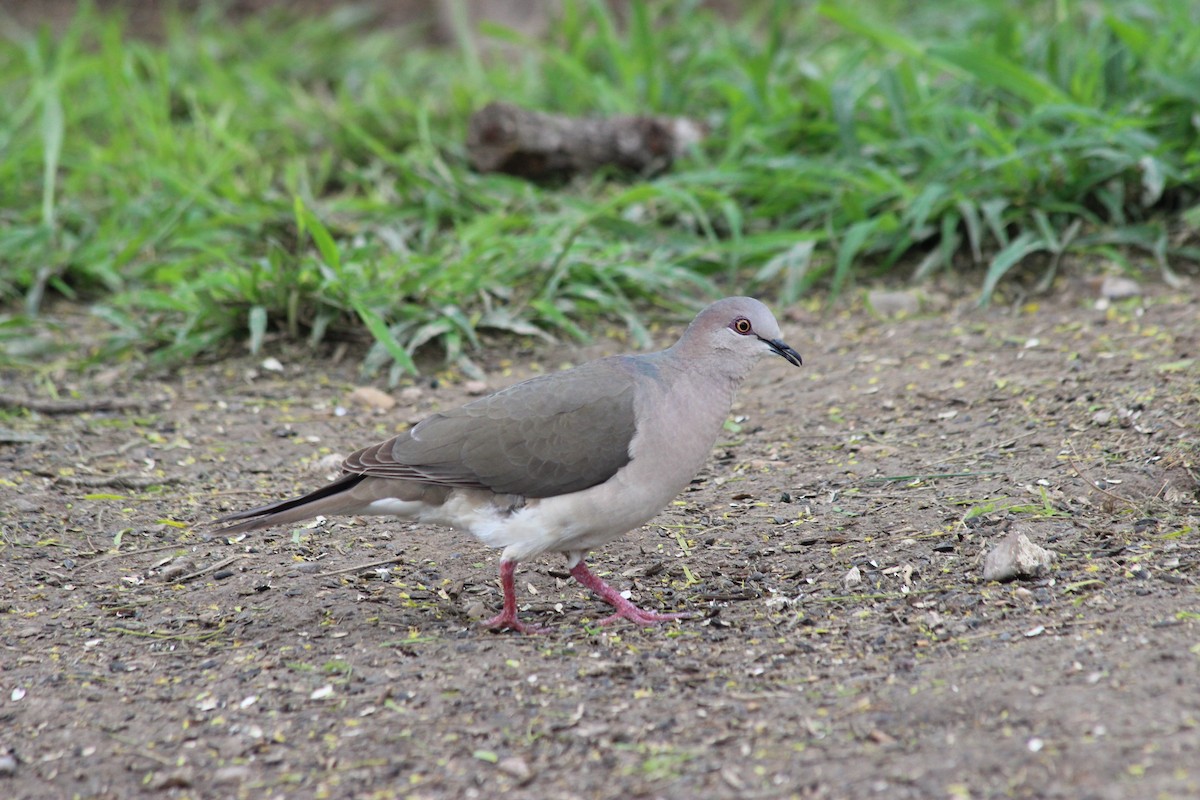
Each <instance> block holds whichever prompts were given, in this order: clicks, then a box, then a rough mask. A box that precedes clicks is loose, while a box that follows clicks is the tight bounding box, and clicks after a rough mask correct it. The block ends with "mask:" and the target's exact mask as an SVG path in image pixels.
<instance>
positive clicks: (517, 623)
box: [483, 613, 550, 636]
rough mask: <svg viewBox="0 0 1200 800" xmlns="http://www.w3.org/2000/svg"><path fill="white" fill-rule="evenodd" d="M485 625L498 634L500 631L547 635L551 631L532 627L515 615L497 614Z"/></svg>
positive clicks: (538, 626)
mask: <svg viewBox="0 0 1200 800" xmlns="http://www.w3.org/2000/svg"><path fill="white" fill-rule="evenodd" d="M483 624H484V626H485V627H488V628H491V629H492V630H493V631H495V632H496V633H499V632H500V631H516V632H517V633H523V634H525V635H526V636H532V635H536V634H539V633H546V632H547V631H549V630H550V629H549V628H546V627H543V626H541V625H531V624H529V623H526V622H521V620H519V619H517V617H516V615H515V614H506V613H500V614H497V615H496V616H494V617H492V618H491V619H489V620H485V621H484V623H483Z"/></svg>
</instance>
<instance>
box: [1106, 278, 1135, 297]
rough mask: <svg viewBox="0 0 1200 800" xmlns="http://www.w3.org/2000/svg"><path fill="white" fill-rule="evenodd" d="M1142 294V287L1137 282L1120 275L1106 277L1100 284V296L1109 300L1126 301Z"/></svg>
mask: <svg viewBox="0 0 1200 800" xmlns="http://www.w3.org/2000/svg"><path fill="white" fill-rule="evenodd" d="M1141 294H1142V287H1141V286H1139V285H1138V282H1137V281H1135V280H1132V279H1130V278H1125V277H1122V276H1120V275H1105V276H1104V280H1103V281H1101V282H1100V296H1101V297H1103V298H1105V299H1107V300H1126V299H1128V298H1130V297H1139V296H1140V295H1141Z"/></svg>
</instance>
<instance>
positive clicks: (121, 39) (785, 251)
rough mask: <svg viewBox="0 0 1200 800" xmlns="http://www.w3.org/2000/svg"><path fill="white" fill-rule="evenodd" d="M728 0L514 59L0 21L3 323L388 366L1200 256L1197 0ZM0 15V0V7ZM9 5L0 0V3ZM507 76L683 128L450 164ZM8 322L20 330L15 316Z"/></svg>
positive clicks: (387, 35) (138, 346)
mask: <svg viewBox="0 0 1200 800" xmlns="http://www.w3.org/2000/svg"><path fill="white" fill-rule="evenodd" d="M911 5H912V4H904V3H900V2H898V1H897V0H860V1H859V2H847V3H841V2H839V3H828V4H824V5H815V4H808V3H792V2H782V0H780V2H774V3H768V2H759V3H751V4H748V8H749V9H750V10H749V11H748V12H747V13H746V16H745V17H744V18H742V19H740V20H737V21H734V22H728V21H726V20H722V19H720V18H718V17H715V16H714V15H712V14H711V13H709V12H707V11H705V10H704V9H701V8H699V7H698V4H697V3H673V4H657V3H646V4H643V3H633V4H632V5H631V6H630V11H629V14H628V15H627V19H626V20H625V21H624V23H622V24H618V21H617V20H615V19H614V18H613V17H612V16H611V15H610V14H609V12H607V11H606V10H605V9H606V4H604V3H601V2H584V1H583V0H574V1H572V0H568V2H566V3H565V8H564V11H563V17H562V19H561V20H559V21H558V22H557V23H556V24H555V25H553V26H551V33H550V35H549V36H548V37H547V38H546V39H545V40H541V41H523V40H521V39H520V38H519V37H517V36H516V35H515V34H513V33H511V32H509V31H505V30H501V29H498V28H495V27H491V28H487V29H485V31H484V33H485V34H486V35H488V36H490V37H492V38H495V39H500V40H506V41H509V42H515V43H516V44H517V47H516V48H515V49H514V52H515V55H512V56H510V57H507V58H495V57H489V56H488V54H487V52H486V51H485V50H481V49H480V48H478V47H477V46H475V45H472V44H468V45H465V46H463V47H461V48H458V49H457V50H444V51H437V50H428V49H423V48H421V47H419V46H418V45H417V44H416V43H415V42H413V41H408V40H406V39H405V34H404V32H402V31H381V30H378V29H375V28H372V27H371V26H370V25H366V24H364V23H363V19H362V18H361V17H359V16H356V14H355V13H354V12H352V11H343V12H339V13H338V14H335V15H333V16H330V17H327V18H321V19H306V20H296V19H290V18H287V17H283V16H279V15H271V16H267V17H261V18H256V19H251V20H248V21H247V22H245V23H244V24H238V25H231V24H228V23H227V22H224V21H222V20H221V19H220V18H219V17H218V16H217V15H216V14H215V13H212V12H201V13H200V14H199V15H197V16H194V17H178V16H177V17H173V18H172V19H171V21H170V24H169V26H168V34H167V36H166V38H165V40H164V41H163V42H162V43H148V42H144V41H136V40H133V39H131V38H130V37H129V36H128V35H127V31H126V28H125V25H124V23H123V21H122V19H121V18H120V17H119V16H112V15H106V14H100V13H99V12H96V11H94V10H91V9H90V8H88V7H86V6H85V7H84V8H83V9H82V10H81V11H80V13H79V15H78V17H77V18H76V19H75V21H74V22H73V23H72V25H71V26H70V27H69V29H68V30H67V31H66V32H65V33H64V34H63V35H61V36H57V37H55V36H51V35H48V34H46V33H43V32H30V31H24V30H19V29H16V28H15V26H13V25H12V24H7V25H5V26H4V27H3V32H4V36H3V37H0V300H2V301H3V303H4V305H5V307H7V308H8V309H9V312H10V313H9V314H7V315H0V345H3V344H5V343H7V342H11V341H15V340H14V339H13V331H14V330H15V329H19V328H20V325H21V323H22V321H23V319H24V318H25V317H27V316H31V315H34V314H36V313H37V312H38V310H39V309H40V308H42V307H43V306H44V305H45V303H46V300H47V298H48V297H49V296H52V295H63V296H66V297H68V298H73V299H76V300H80V301H84V302H86V303H88V304H89V305H90V306H91V307H92V308H93V309H94V312H95V313H96V314H97V315H99V316H101V317H103V318H104V319H105V320H106V321H107V322H108V323H109V324H110V326H111V330H112V331H113V333H112V336H111V337H110V339H109V340H108V341H107V342H105V343H104V345H103V346H101V347H99V348H96V349H93V350H92V352H91V357H92V358H93V359H107V358H111V357H112V356H113V355H115V354H118V353H127V354H128V353H137V354H141V353H145V354H148V357H149V358H151V359H153V360H155V361H157V362H166V363H170V362H174V361H177V360H180V359H185V358H190V357H192V356H195V355H197V354H212V353H215V352H219V351H220V349H221V348H222V347H223V346H226V345H228V344H229V343H230V342H238V341H245V342H248V343H249V344H250V345H251V347H252V349H254V350H258V349H259V348H261V346H262V344H263V342H264V340H265V338H266V336H267V334H268V333H271V332H275V331H279V332H283V333H285V334H287V335H289V336H292V337H297V338H299V337H306V338H308V339H309V340H311V341H314V342H318V341H321V340H322V339H323V338H325V337H327V336H328V335H330V334H331V333H332V332H334V331H339V332H344V331H363V332H364V333H365V334H366V335H369V336H370V337H371V339H372V340H373V341H374V343H375V344H374V346H373V348H372V349H371V350H370V352H369V353H368V355H367V356H366V360H365V364H364V366H365V367H366V368H367V369H368V370H369V371H377V370H380V369H389V370H390V371H391V378H392V379H393V380H396V379H398V378H400V377H401V376H402V375H403V374H404V373H406V372H411V371H412V369H413V362H412V354H413V353H414V352H415V351H416V350H417V349H418V348H420V347H422V346H432V347H440V348H441V349H442V350H443V351H444V353H445V355H446V357H447V359H448V360H449V361H451V362H457V363H459V364H468V363H469V362H468V359H469V354H470V352H471V350H472V348H474V347H476V346H477V344H478V341H479V338H478V337H479V335H480V333H481V332H483V331H489V330H500V331H509V332H512V333H515V334H518V335H537V334H543V333H545V334H551V335H556V336H562V335H566V336H572V337H583V336H584V332H585V330H586V329H587V326H588V324H589V323H590V322H592V321H594V320H596V319H598V318H609V319H619V320H622V321H623V322H624V323H625V324H626V326H627V327H628V329H629V330H630V332H631V334H632V335H633V338H634V340H635V341H637V342H639V343H640V342H644V341H645V340H646V339H647V334H646V331H645V329H644V328H643V327H642V322H641V312H642V311H644V309H645V308H646V307H648V306H649V305H652V304H653V305H658V306H660V307H663V308H665V309H666V310H667V311H671V312H674V311H682V310H684V309H686V308H688V307H690V306H691V305H693V304H694V303H695V302H696V301H698V300H701V299H704V298H708V297H711V296H714V295H717V294H721V293H726V292H735V291H736V292H750V293H757V294H759V295H761V296H763V297H765V298H766V299H768V300H771V301H774V302H778V303H789V302H792V301H794V300H796V299H797V298H799V297H800V296H802V295H806V294H810V293H812V292H822V293H824V292H832V293H834V294H836V293H837V292H839V291H843V290H844V289H845V288H846V287H847V286H849V285H851V284H852V283H856V282H863V281H866V280H869V279H871V278H872V277H874V276H878V275H886V274H897V275H900V276H903V277H912V278H916V279H923V278H928V277H930V276H932V275H934V274H936V273H939V272H942V271H956V272H965V271H970V272H971V273H972V274H974V275H977V276H978V277H977V278H976V280H977V281H978V283H979V286H980V297H981V300H983V301H985V302H986V301H987V300H988V299H989V298H990V297H991V296H992V294H993V292H994V291H995V290H996V287H997V286H998V285H1000V284H1001V283H1002V281H1003V280H1004V279H1005V278H1006V277H1010V276H1011V275H1012V274H1014V273H1015V272H1020V273H1022V274H1024V275H1030V274H1032V275H1035V276H1039V277H1041V278H1042V279H1043V282H1044V283H1048V281H1049V279H1050V278H1052V277H1053V274H1054V270H1055V269H1057V267H1058V264H1059V260H1060V259H1061V258H1062V257H1063V256H1064V255H1065V254H1072V255H1083V256H1088V257H1096V258H1101V259H1103V260H1104V261H1105V262H1113V263H1116V264H1118V265H1121V266H1123V267H1125V268H1126V269H1128V270H1130V271H1139V270H1151V271H1154V272H1156V273H1161V274H1163V275H1164V276H1166V277H1167V278H1168V279H1170V278H1171V277H1172V272H1171V270H1172V269H1173V268H1175V269H1177V268H1179V267H1180V266H1181V265H1183V266H1190V265H1193V264H1194V263H1195V262H1196V261H1197V260H1200V252H1198V251H1197V249H1196V248H1195V247H1191V246H1190V245H1188V242H1189V241H1190V240H1191V239H1193V238H1195V237H1194V235H1189V236H1182V237H1180V236H1176V235H1175V234H1177V233H1178V232H1179V230H1180V228H1181V227H1182V229H1183V230H1185V231H1194V229H1195V227H1196V226H1197V225H1198V224H1200V212H1198V210H1197V208H1196V207H1195V206H1196V204H1197V202H1198V198H1197V196H1196V190H1195V188H1194V187H1196V186H1198V185H1200V180H1198V179H1200V147H1198V144H1200V143H1198V141H1197V138H1198V130H1197V124H1196V122H1195V121H1194V114H1195V109H1196V107H1197V106H1198V104H1200V9H1198V7H1196V6H1195V5H1194V4H1191V3H1181V2H1177V0H1110V2H1096V3H1087V4H1084V3H1070V2H1065V1H1064V2H1057V3H1046V2H1011V1H1010V0H985V1H982V2H966V0H946V1H945V2H938V3H929V4H924V5H921V6H919V7H918V8H917V9H915V10H913V9H912V8H911ZM0 13H2V12H0ZM2 20H3V17H2V16H0V21H2ZM493 99H503V100H507V101H511V102H516V103H520V104H523V105H526V106H530V107H533V108H537V109H543V110H549V111H557V112H564V113H572V114H596V113H601V114H607V113H631V112H632V113H640V112H655V113H667V114H681V115H687V116H691V117H694V118H697V119H699V120H701V121H703V122H705V123H706V124H707V125H708V126H709V127H710V130H711V134H710V136H709V138H708V139H707V140H706V142H705V143H704V145H703V147H702V149H701V151H700V152H697V153H696V154H694V155H693V156H692V157H690V158H688V159H687V160H686V161H684V162H683V163H680V164H677V165H676V167H675V169H673V170H672V171H671V172H669V173H668V174H665V175H662V176H659V177H656V178H653V179H648V180H635V179H616V180H614V179H610V178H603V177H601V178H589V179H580V180H577V181H574V182H572V183H570V184H568V185H566V186H558V187H538V186H533V185H530V184H527V183H525V182H522V181H519V180H514V179H510V178H506V177H503V176H491V175H477V174H474V173H472V172H471V171H470V170H469V169H468V168H467V167H466V160H465V155H464V150H463V141H464V135H465V126H466V121H467V118H468V116H469V114H470V113H471V111H473V110H474V109H476V108H479V107H481V106H482V105H483V104H485V103H486V102H488V101H489V100H493ZM13 326H16V328H14V327H13Z"/></svg>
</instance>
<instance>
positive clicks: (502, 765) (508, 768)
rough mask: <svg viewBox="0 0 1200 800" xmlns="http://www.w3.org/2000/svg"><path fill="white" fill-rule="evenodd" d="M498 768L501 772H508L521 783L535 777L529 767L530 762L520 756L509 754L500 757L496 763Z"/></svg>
mask: <svg viewBox="0 0 1200 800" xmlns="http://www.w3.org/2000/svg"><path fill="white" fill-rule="evenodd" d="M496 768H497V769H499V770H500V771H501V772H507V773H508V774H509V775H512V776H513V777H514V778H516V779H517V780H518V781H520V782H521V783H524V782H526V781H528V780H529V779H530V778H532V777H533V770H531V769H530V768H529V764H527V763H525V759H523V758H521V757H520V756H508V757H507V758H502V759H500V761H499V762H497V764H496Z"/></svg>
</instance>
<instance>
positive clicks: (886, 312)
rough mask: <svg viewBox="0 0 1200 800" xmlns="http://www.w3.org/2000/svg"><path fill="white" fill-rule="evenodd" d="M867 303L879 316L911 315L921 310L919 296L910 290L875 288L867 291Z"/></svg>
mask: <svg viewBox="0 0 1200 800" xmlns="http://www.w3.org/2000/svg"><path fill="white" fill-rule="evenodd" d="M867 305H868V306H870V308H871V310H872V311H874V312H875V313H876V314H878V315H879V316H881V317H896V316H900V315H901V314H903V315H911V314H916V313H917V312H919V311H920V310H921V296H920V295H919V294H917V293H916V292H914V291H911V290H901V291H889V290H886V289H875V290H873V291H870V292H868V293H867Z"/></svg>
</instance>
